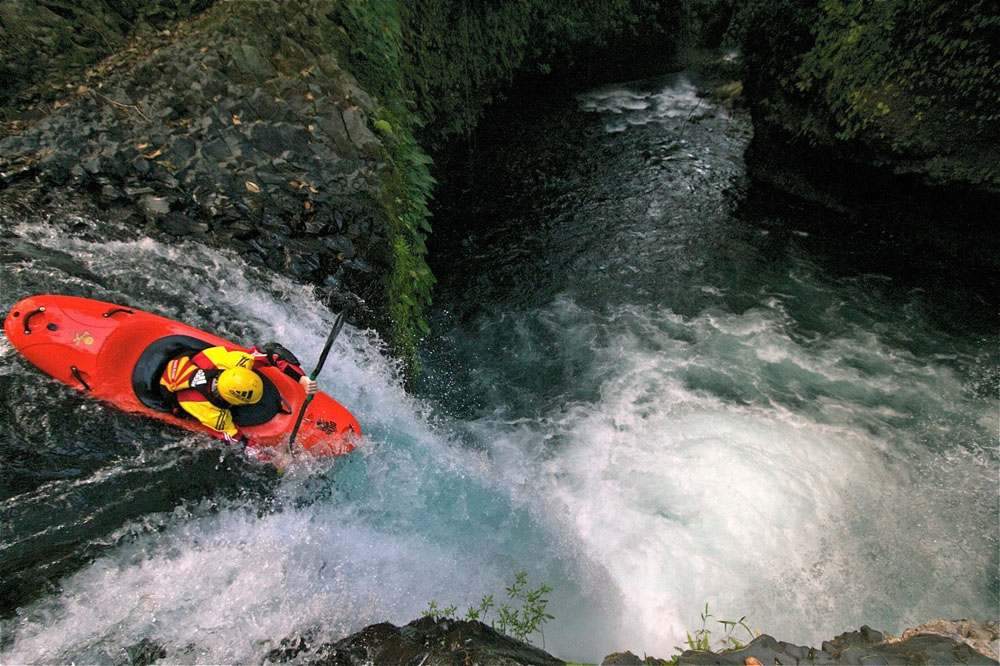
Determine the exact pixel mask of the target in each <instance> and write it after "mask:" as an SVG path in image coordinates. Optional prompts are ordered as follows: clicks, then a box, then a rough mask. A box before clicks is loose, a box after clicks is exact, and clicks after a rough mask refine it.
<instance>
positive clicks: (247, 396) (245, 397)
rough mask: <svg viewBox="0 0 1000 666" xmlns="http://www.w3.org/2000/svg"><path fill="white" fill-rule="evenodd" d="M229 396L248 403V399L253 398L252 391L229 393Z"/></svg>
mask: <svg viewBox="0 0 1000 666" xmlns="http://www.w3.org/2000/svg"><path fill="white" fill-rule="evenodd" d="M229 395H232V396H235V397H237V398H239V399H240V400H245V401H246V402H250V398H252V397H253V391H230V392H229Z"/></svg>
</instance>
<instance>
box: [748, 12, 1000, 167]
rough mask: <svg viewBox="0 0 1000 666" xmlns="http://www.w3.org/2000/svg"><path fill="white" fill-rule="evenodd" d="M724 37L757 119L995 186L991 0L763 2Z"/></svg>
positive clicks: (997, 25)
mask: <svg viewBox="0 0 1000 666" xmlns="http://www.w3.org/2000/svg"><path fill="white" fill-rule="evenodd" d="M733 34H734V36H735V41H736V42H737V43H738V44H739V46H740V47H741V49H742V51H743V54H744V85H745V90H746V92H747V95H748V96H749V98H750V101H751V104H752V105H753V106H754V108H755V110H756V118H757V119H758V120H761V121H764V122H766V123H770V124H773V125H776V126H783V127H785V128H786V129H787V130H788V131H789V132H791V133H792V134H795V135H797V136H800V137H804V138H805V139H807V140H808V141H810V142H812V143H814V144H816V143H822V144H835V145H847V144H850V145H855V148H853V149H852V150H854V151H859V147H858V146H867V147H868V149H870V150H876V151H882V152H886V153H888V154H893V155H895V156H897V157H899V158H904V159H906V158H912V157H920V158H924V159H926V160H927V163H926V165H927V168H928V169H929V170H930V171H940V173H937V174H932V175H936V176H937V177H939V178H943V179H957V180H966V181H968V182H984V181H992V182H994V183H1000V166H998V165H997V164H996V160H995V159H985V157H984V156H985V155H987V154H989V153H992V152H994V149H995V148H996V147H997V142H998V137H1000V108H998V106H997V100H998V99H1000V57H997V54H998V53H1000V5H998V4H997V3H996V2H991V1H990V0H972V1H966V0H768V1H767V2H756V3H747V4H746V5H744V6H743V7H742V8H741V10H740V11H739V13H738V17H737V20H736V22H735V28H734V31H733ZM984 144H985V145H986V146H991V148H990V149H988V150H987V149H985V148H984ZM943 159H944V160H945V161H947V160H950V162H951V164H950V166H949V167H947V169H950V172H945V171H946V170H947V169H945V168H944V167H943V166H942V163H943ZM963 164H964V167H963V166H962V165H963ZM935 165H936V166H935Z"/></svg>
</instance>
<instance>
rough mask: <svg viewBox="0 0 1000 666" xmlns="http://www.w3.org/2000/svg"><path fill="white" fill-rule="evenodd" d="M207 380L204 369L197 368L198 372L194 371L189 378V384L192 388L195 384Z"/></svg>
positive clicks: (199, 384)
mask: <svg viewBox="0 0 1000 666" xmlns="http://www.w3.org/2000/svg"><path fill="white" fill-rule="evenodd" d="M207 381H208V378H207V377H206V376H205V371H204V370H199V371H198V372H196V373H194V377H192V378H191V384H190V386H191V388H194V387H195V386H201V385H202V384H204V383H205V382H207Z"/></svg>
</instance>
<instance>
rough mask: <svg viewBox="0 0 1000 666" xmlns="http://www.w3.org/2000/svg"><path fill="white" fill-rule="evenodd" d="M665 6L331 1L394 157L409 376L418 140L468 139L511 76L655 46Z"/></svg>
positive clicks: (400, 318)
mask: <svg viewBox="0 0 1000 666" xmlns="http://www.w3.org/2000/svg"><path fill="white" fill-rule="evenodd" d="M678 6H679V5H678ZM673 9H675V7H674V5H672V4H671V3H659V2H655V1H654V0H610V1H609V0H585V1H584V2H576V1H570V0H561V1H559V2H552V1H550V0H521V1H516V2H515V1H513V0H512V1H506V2H489V3H470V2H466V1H464V0H343V1H341V2H338V3H337V4H336V5H335V6H334V7H333V8H332V11H331V13H330V15H329V16H330V18H331V19H332V20H334V21H335V22H336V23H337V24H338V25H339V26H341V27H342V31H341V32H340V33H339V34H332V35H331V36H330V37H331V39H330V41H329V42H328V43H329V44H332V45H333V46H334V47H335V48H336V49H337V50H338V52H339V54H340V60H341V62H342V63H343V64H344V65H345V66H346V68H347V69H348V70H349V71H350V72H351V73H352V74H353V75H354V76H355V77H356V78H357V79H358V80H359V82H360V83H361V85H362V87H363V88H364V89H365V90H366V91H368V92H369V93H372V94H373V95H375V96H376V97H377V99H378V108H377V110H376V112H375V114H374V117H373V118H372V119H371V120H372V122H373V126H374V128H375V130H376V131H377V132H378V133H379V135H380V137H381V139H382V141H383V144H384V145H385V147H386V151H387V156H388V159H389V162H390V165H391V173H389V174H388V175H387V176H384V182H385V186H384V190H383V193H382V204H383V206H384V209H385V211H386V213H387V214H388V216H389V218H390V227H391V233H392V238H391V239H390V246H391V252H392V257H391V260H390V263H391V265H392V268H391V270H390V273H389V275H388V276H387V277H386V293H387V299H388V310H389V314H390V317H391V320H392V327H393V331H392V335H391V344H392V347H393V351H394V352H395V353H396V354H397V355H398V356H399V357H400V358H402V359H404V363H405V364H406V366H405V373H406V375H407V376H408V377H410V378H412V377H413V376H414V375H415V374H416V372H417V371H418V367H417V360H416V359H417V354H416V348H417V343H418V342H419V340H420V338H421V337H422V336H423V335H426V334H427V333H428V332H429V327H428V325H427V321H426V318H425V312H426V310H427V308H428V306H430V304H431V289H432V287H433V284H434V276H433V275H432V274H431V271H430V269H429V268H428V267H427V263H426V261H425V256H426V253H427V247H426V239H427V235H428V234H429V233H430V231H431V225H430V222H429V218H430V210H429V207H428V203H429V201H430V199H431V196H432V189H433V186H434V184H435V181H434V178H433V177H432V176H431V172H430V165H431V163H432V161H431V159H430V157H428V155H427V153H426V152H425V150H424V148H423V147H422V146H432V147H441V146H443V145H444V144H446V143H447V142H448V141H449V140H452V139H454V138H456V137H462V136H466V135H468V133H470V132H471V131H472V129H473V128H474V127H475V125H476V123H477V122H478V121H479V119H480V117H481V115H482V113H483V110H484V109H485V107H486V106H487V105H489V104H490V103H491V102H493V101H495V100H496V99H498V98H499V97H501V96H502V95H503V94H504V91H505V90H506V89H507V87H508V86H509V85H510V84H511V82H512V81H513V80H514V77H515V76H516V75H517V74H519V73H520V74H523V73H525V72H532V73H535V74H548V73H551V72H557V71H558V72H565V71H569V70H572V69H573V68H575V67H579V66H583V65H584V64H585V63H593V62H599V61H610V60H617V61H619V62H625V61H626V60H627V58H628V56H629V49H632V48H634V47H635V46H636V44H637V42H638V41H642V42H644V43H647V44H654V43H655V44H657V45H658V46H661V45H662V42H663V39H664V37H665V35H666V28H665V26H666V25H667V21H668V19H671V17H673V18H674V19H676V16H679V14H678V13H677V12H676V11H674V12H673V13H672V10H673ZM659 52H660V54H661V57H663V58H666V57H668V56H669V52H667V51H666V49H664V48H659Z"/></svg>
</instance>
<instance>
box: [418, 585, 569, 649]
mask: <svg viewBox="0 0 1000 666" xmlns="http://www.w3.org/2000/svg"><path fill="white" fill-rule="evenodd" d="M550 592H552V588H551V587H549V586H548V585H546V584H544V583H543V584H541V585H539V586H538V587H537V588H531V587H529V586H528V574H527V573H525V572H523V571H522V572H519V573H517V574H515V576H514V583H513V584H512V585H511V586H510V587H508V588H507V598H508V599H510V600H511V602H512V603H502V604H500V605H499V606H498V605H497V604H496V603H495V602H494V601H493V595H492V594H490V595H487V596H484V597H483V598H482V600H481V601H480V602H479V605H478V606H470V607H469V609H468V610H467V611H466V613H465V617H464V618H463V619H465V620H470V621H478V622H484V623H485V622H487V620H488V621H489V624H490V626H492V627H493V628H494V629H495V630H497V631H499V632H500V633H502V634H506V635H508V636H513V637H514V638H516V639H518V640H521V641H528V640H529V636H531V635H532V634H535V633H538V634H539V635H541V637H542V646H543V647H544V646H545V633H544V632H543V631H542V625H544V624H545V623H546V622H548V621H549V620H551V619H553V616H552V615H550V614H549V613H547V612H545V607H546V606H547V605H548V603H549V600H548V595H549V593H550ZM457 612H458V608H457V607H456V606H448V607H447V608H443V609H442V608H439V607H438V604H437V602H435V601H431V602H430V603H429V604H428V605H427V610H426V611H425V612H424V617H433V618H441V617H446V618H452V619H455V613H457Z"/></svg>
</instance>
